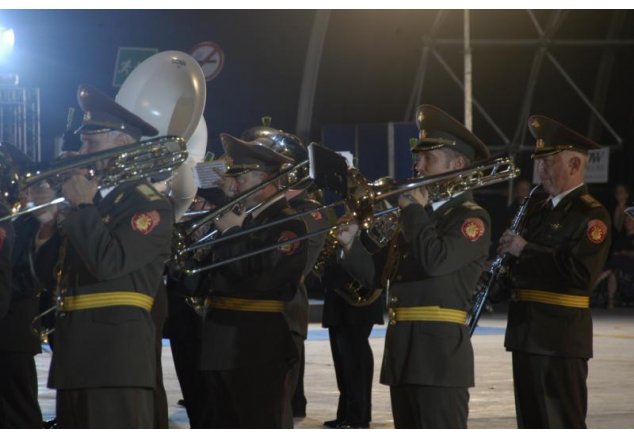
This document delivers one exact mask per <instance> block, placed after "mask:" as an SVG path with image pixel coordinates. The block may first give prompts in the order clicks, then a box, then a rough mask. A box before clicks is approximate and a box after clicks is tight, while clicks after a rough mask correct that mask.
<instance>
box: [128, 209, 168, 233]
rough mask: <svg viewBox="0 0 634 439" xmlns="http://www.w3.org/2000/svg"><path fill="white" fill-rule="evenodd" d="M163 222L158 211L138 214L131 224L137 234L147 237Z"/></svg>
mask: <svg viewBox="0 0 634 439" xmlns="http://www.w3.org/2000/svg"><path fill="white" fill-rule="evenodd" d="M160 222H161V215H159V213H158V212H157V211H156V210H150V211H149V212H143V213H137V214H135V215H134V216H133V217H132V220H131V221H130V223H131V224H132V229H133V230H134V231H135V232H139V233H140V234H142V235H147V234H148V233H150V232H151V231H152V230H154V228H155V227H156V226H158V225H159V223H160Z"/></svg>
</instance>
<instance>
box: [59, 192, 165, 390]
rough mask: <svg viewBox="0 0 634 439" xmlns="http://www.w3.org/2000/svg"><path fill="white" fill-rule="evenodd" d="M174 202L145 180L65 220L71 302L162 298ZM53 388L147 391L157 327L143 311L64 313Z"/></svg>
mask: <svg viewBox="0 0 634 439" xmlns="http://www.w3.org/2000/svg"><path fill="white" fill-rule="evenodd" d="M173 224H174V215H173V210H172V205H171V203H170V202H169V201H168V200H167V199H166V198H165V197H163V196H162V195H160V194H159V193H158V192H156V191H155V190H154V188H153V187H152V186H150V185H149V184H147V183H145V182H136V183H125V184H122V185H119V186H118V187H116V188H115V189H113V190H112V191H111V192H110V193H109V194H108V195H107V196H106V197H105V198H104V199H102V200H101V201H100V202H98V203H97V204H96V205H94V206H93V205H90V206H85V207H80V208H79V209H78V210H77V211H76V212H73V213H71V214H70V215H69V216H68V217H67V218H66V219H65V220H64V221H63V222H62V229H63V233H65V235H66V239H67V240H68V243H67V244H68V245H67V253H66V258H65V260H64V264H63V268H64V280H63V283H62V287H63V288H65V292H64V296H65V297H69V296H73V295H93V294H99V293H100V292H138V293H142V294H144V295H147V296H150V297H155V296H156V294H157V291H158V288H159V284H160V282H162V276H163V269H164V266H165V262H166V261H167V259H168V258H169V257H170V253H171V241H172V229H173ZM55 327H56V330H55V351H54V353H53V359H52V363H51V371H50V375H49V386H51V387H54V388H57V389H78V388H93V387H148V388H153V387H154V385H155V382H156V379H155V369H156V353H155V346H154V337H155V334H154V324H153V323H152V318H151V317H150V313H149V312H148V311H146V310H144V309H142V308H140V307H136V306H129V305H128V306H108V307H104V308H96V309H87V310H78V311H70V312H62V313H59V314H58V316H57V319H56V324H55Z"/></svg>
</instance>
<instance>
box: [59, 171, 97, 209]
mask: <svg viewBox="0 0 634 439" xmlns="http://www.w3.org/2000/svg"><path fill="white" fill-rule="evenodd" d="M97 190H98V185H97V181H96V180H89V179H87V178H86V177H85V176H84V175H81V174H76V175H73V176H72V177H70V178H69V179H68V180H66V182H65V183H64V185H63V186H62V194H63V195H64V198H66V200H67V201H68V202H69V203H70V205H71V206H73V207H75V206H79V205H80V204H93V200H94V198H95V194H96V193H97Z"/></svg>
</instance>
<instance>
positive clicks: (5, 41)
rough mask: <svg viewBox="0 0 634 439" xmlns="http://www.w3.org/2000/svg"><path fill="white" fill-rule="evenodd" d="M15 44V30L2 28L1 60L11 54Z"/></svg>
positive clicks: (0, 35) (0, 41)
mask: <svg viewBox="0 0 634 439" xmlns="http://www.w3.org/2000/svg"><path fill="white" fill-rule="evenodd" d="M14 44H15V33H14V32H13V29H11V28H6V27H3V26H0V58H4V57H6V56H7V55H9V54H10V53H11V51H12V50H13V45H14Z"/></svg>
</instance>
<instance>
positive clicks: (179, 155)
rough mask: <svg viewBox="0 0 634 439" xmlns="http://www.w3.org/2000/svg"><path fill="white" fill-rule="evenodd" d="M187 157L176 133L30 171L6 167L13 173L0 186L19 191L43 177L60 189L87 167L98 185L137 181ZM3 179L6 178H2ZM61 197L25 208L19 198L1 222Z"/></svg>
mask: <svg viewBox="0 0 634 439" xmlns="http://www.w3.org/2000/svg"><path fill="white" fill-rule="evenodd" d="M186 159H187V144H186V142H185V140H184V139H182V138H181V137H179V136H163V137H157V138H154V139H150V140H146V141H143V142H137V143H132V144H129V145H123V146H119V147H116V148H112V149H109V150H106V151H97V152H94V153H91V154H84V155H79V156H72V157H68V158H65V159H60V160H57V161H55V162H53V163H52V164H51V165H50V166H49V167H48V168H46V167H44V168H41V169H32V170H26V171H22V170H17V169H9V170H7V172H8V174H9V175H11V176H12V178H11V180H10V185H11V188H10V189H6V188H1V189H2V190H3V191H4V192H5V193H6V192H8V191H9V190H12V191H15V190H16V189H17V191H21V190H23V189H24V188H26V187H28V186H31V185H34V184H36V183H39V182H42V181H43V180H46V181H48V182H49V184H50V185H51V187H53V188H54V189H56V190H57V191H59V190H60V189H61V187H62V185H63V184H64V182H65V181H66V179H67V178H68V176H69V175H70V174H71V173H72V172H73V171H74V170H76V169H82V168H84V169H88V174H89V175H90V176H91V177H93V178H97V179H98V182H99V187H109V186H116V185H119V184H121V183H125V182H130V181H137V180H141V179H144V178H147V177H150V176H157V175H160V174H162V173H166V172H170V173H171V172H172V171H173V170H174V169H176V168H177V167H179V166H180V165H181V164H182V163H183V162H184V161H185V160H186ZM3 180H5V181H6V178H5V179H3ZM64 201H65V199H64V198H63V197H59V198H56V199H54V200H52V201H49V202H48V203H44V204H40V205H37V206H33V207H29V208H26V209H24V206H23V205H22V203H21V202H20V201H17V202H14V203H13V206H12V207H11V213H10V214H9V215H6V216H4V217H2V218H0V221H4V220H6V219H9V218H16V217H18V216H21V215H24V214H25V213H29V212H33V211H35V210H38V209H42V208H45V207H48V206H52V205H54V204H58V203H61V202H64Z"/></svg>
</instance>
